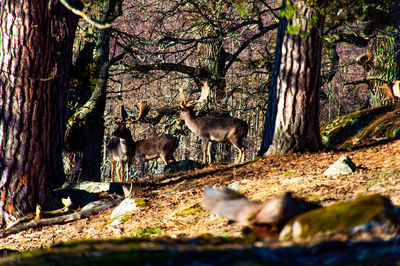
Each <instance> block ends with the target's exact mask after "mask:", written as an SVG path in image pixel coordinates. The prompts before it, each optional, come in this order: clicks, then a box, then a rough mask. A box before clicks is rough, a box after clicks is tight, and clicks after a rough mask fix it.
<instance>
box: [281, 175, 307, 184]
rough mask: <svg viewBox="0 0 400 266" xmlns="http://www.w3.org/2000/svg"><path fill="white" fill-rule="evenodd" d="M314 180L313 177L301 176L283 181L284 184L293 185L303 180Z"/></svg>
mask: <svg viewBox="0 0 400 266" xmlns="http://www.w3.org/2000/svg"><path fill="white" fill-rule="evenodd" d="M311 179H313V178H312V177H306V176H299V177H293V178H288V179H285V180H283V181H282V184H291V183H296V182H300V181H303V180H311Z"/></svg>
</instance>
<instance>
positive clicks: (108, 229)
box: [0, 141, 400, 251]
mask: <svg viewBox="0 0 400 266" xmlns="http://www.w3.org/2000/svg"><path fill="white" fill-rule="evenodd" d="M399 154H400V141H395V142H392V143H389V144H385V145H380V146H376V147H366V148H363V149H359V150H356V151H351V152H332V151H331V152H319V153H304V154H288V155H284V156H271V157H265V158H262V159H259V160H257V161H254V162H248V163H245V164H242V165H214V166H210V167H208V168H206V169H203V170H200V171H196V172H188V173H184V174H181V175H176V176H172V177H163V176H155V177H154V178H153V179H152V181H151V182H147V183H144V184H143V186H142V187H143V189H142V191H140V192H137V193H136V195H135V197H138V198H145V199H146V202H147V204H146V205H145V206H142V207H139V208H138V210H137V211H136V212H135V214H134V215H132V217H131V218H130V219H129V220H128V221H127V222H125V223H124V224H122V225H119V226H111V225H106V224H107V221H108V220H109V217H110V214H111V211H112V210H108V211H105V212H102V213H100V214H98V215H95V216H93V217H90V218H87V219H83V220H79V221H75V222H71V223H68V224H64V225H56V226H48V227H43V228H40V229H31V230H28V231H24V232H21V233H18V234H14V235H10V236H8V237H6V238H3V239H1V240H0V248H8V249H16V250H20V251H24V250H31V249H36V248H42V247H50V246H52V245H54V244H57V243H60V242H65V241H71V240H78V239H108V238H120V237H162V236H168V237H171V238H179V237H185V238H191V237H197V236H199V235H202V234H205V233H210V234H213V235H219V236H240V235H241V230H242V226H241V225H238V224H230V225H228V224H227V220H226V219H225V218H221V217H215V216H213V215H211V214H210V213H209V212H207V211H205V210H203V209H202V208H201V207H200V203H201V200H202V193H203V189H204V187H205V186H213V185H229V184H233V183H235V182H238V183H235V184H238V190H239V192H241V193H243V194H244V195H246V196H247V197H248V198H250V199H252V200H257V201H263V200H265V199H268V198H270V197H272V196H274V195H276V194H279V193H282V192H284V191H293V192H294V194H295V195H296V196H300V197H304V198H306V199H308V200H311V201H318V202H320V203H322V204H323V205H326V204H329V203H331V202H334V201H338V200H348V199H352V198H355V197H357V196H358V195H361V194H368V193H380V194H382V195H385V196H387V197H389V198H390V199H391V200H392V202H393V203H395V204H399V202H400V198H399V197H400V185H399V182H398V177H399V176H400V157H399ZM343 155H348V156H349V157H350V158H351V159H352V161H353V162H354V163H355V164H356V165H357V167H358V169H357V171H356V172H355V173H353V174H350V175H339V176H324V175H322V173H323V172H324V171H325V170H326V169H327V168H328V167H329V166H330V165H331V164H332V163H333V162H335V161H336V160H337V159H338V158H339V157H341V156H343ZM377 185H381V186H382V187H381V188H379V187H378V186H377ZM371 188H373V189H374V188H375V189H376V188H378V189H377V190H371Z"/></svg>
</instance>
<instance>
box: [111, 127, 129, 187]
mask: <svg viewBox="0 0 400 266" xmlns="http://www.w3.org/2000/svg"><path fill="white" fill-rule="evenodd" d="M107 153H108V156H109V157H110V163H111V181H114V169H115V170H116V172H117V176H118V179H119V181H120V182H122V181H123V176H124V170H125V168H126V166H127V167H128V173H129V168H130V164H131V160H132V158H133V156H134V141H133V139H132V136H131V135H130V132H129V136H121V137H117V138H112V139H111V141H110V143H109V144H108V146H107ZM117 162H118V166H117V168H115V164H116V163H117ZM121 174H122V177H121Z"/></svg>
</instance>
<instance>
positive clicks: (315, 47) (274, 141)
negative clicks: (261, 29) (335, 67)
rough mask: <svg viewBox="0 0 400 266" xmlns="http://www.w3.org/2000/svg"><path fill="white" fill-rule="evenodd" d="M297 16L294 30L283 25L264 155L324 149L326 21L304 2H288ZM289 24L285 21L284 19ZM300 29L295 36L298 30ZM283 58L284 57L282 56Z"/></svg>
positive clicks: (290, 21)
mask: <svg viewBox="0 0 400 266" xmlns="http://www.w3.org/2000/svg"><path fill="white" fill-rule="evenodd" d="M287 2H288V3H290V4H291V5H288V6H289V7H290V8H293V6H294V7H295V10H296V12H297V13H296V15H294V16H292V17H288V18H286V19H287V25H288V27H287V28H288V29H290V30H286V31H285V30H283V27H284V25H281V26H280V29H279V34H278V37H277V38H278V45H277V49H279V47H280V46H279V41H280V38H282V46H281V47H280V49H281V50H280V51H277V54H278V56H276V58H275V60H276V61H275V66H276V67H275V71H274V73H273V74H274V77H273V78H272V84H271V87H270V91H269V99H268V108H267V118H266V122H265V125H264V133H263V134H264V136H263V143H262V146H261V149H260V153H259V154H260V155H262V154H264V153H265V152H266V154H267V155H269V154H283V153H287V152H297V151H305V150H312V151H316V150H319V149H321V148H322V141H321V136H320V129H319V89H320V69H321V50H322V39H321V38H320V31H321V29H322V24H323V19H321V18H320V19H318V20H317V21H314V19H315V17H320V15H319V14H317V13H316V11H315V10H314V9H312V8H311V7H308V6H307V5H304V3H303V1H287ZM281 21H282V23H285V19H281ZM298 26H300V30H299V31H298V32H295V33H293V34H292V33H290V31H295V30H294V29H295V28H296V27H298ZM279 55H280V56H279Z"/></svg>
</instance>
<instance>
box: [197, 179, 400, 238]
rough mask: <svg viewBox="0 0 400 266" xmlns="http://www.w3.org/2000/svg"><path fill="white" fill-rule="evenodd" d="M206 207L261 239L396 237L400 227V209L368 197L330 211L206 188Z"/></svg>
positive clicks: (295, 200)
mask: <svg viewBox="0 0 400 266" xmlns="http://www.w3.org/2000/svg"><path fill="white" fill-rule="evenodd" d="M202 203H203V206H204V208H205V209H207V210H209V211H212V212H214V213H216V214H218V215H220V216H224V217H226V218H229V219H231V220H233V221H236V222H239V223H241V224H243V225H246V226H249V227H250V229H251V230H252V231H253V232H254V233H255V234H256V235H257V236H258V237H259V238H265V237H268V238H271V237H273V238H275V237H276V236H277V235H278V234H279V240H282V241H284V240H294V241H302V240H312V239H314V237H321V235H324V234H334V233H339V232H342V233H345V234H357V233H367V234H370V235H371V236H378V237H379V235H380V234H381V233H385V234H386V235H387V234H393V235H396V234H397V232H398V230H399V226H400V213H399V209H398V208H397V207H396V206H394V205H393V204H392V203H391V202H390V200H389V199H387V198H385V197H383V196H380V195H368V196H363V197H360V198H357V199H355V200H352V201H347V202H338V203H334V204H331V205H329V206H327V207H324V208H322V207H320V206H319V205H317V204H314V203H310V202H306V201H305V200H303V199H299V198H294V197H293V196H292V195H291V193H285V194H283V195H280V196H277V197H275V198H272V199H269V200H267V201H265V202H263V203H259V202H254V201H250V200H248V199H247V198H245V197H243V196H242V195H240V194H238V193H237V192H235V191H232V190H230V189H223V190H220V189H214V188H210V187H208V188H206V189H205V191H204V197H203V202H202Z"/></svg>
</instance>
